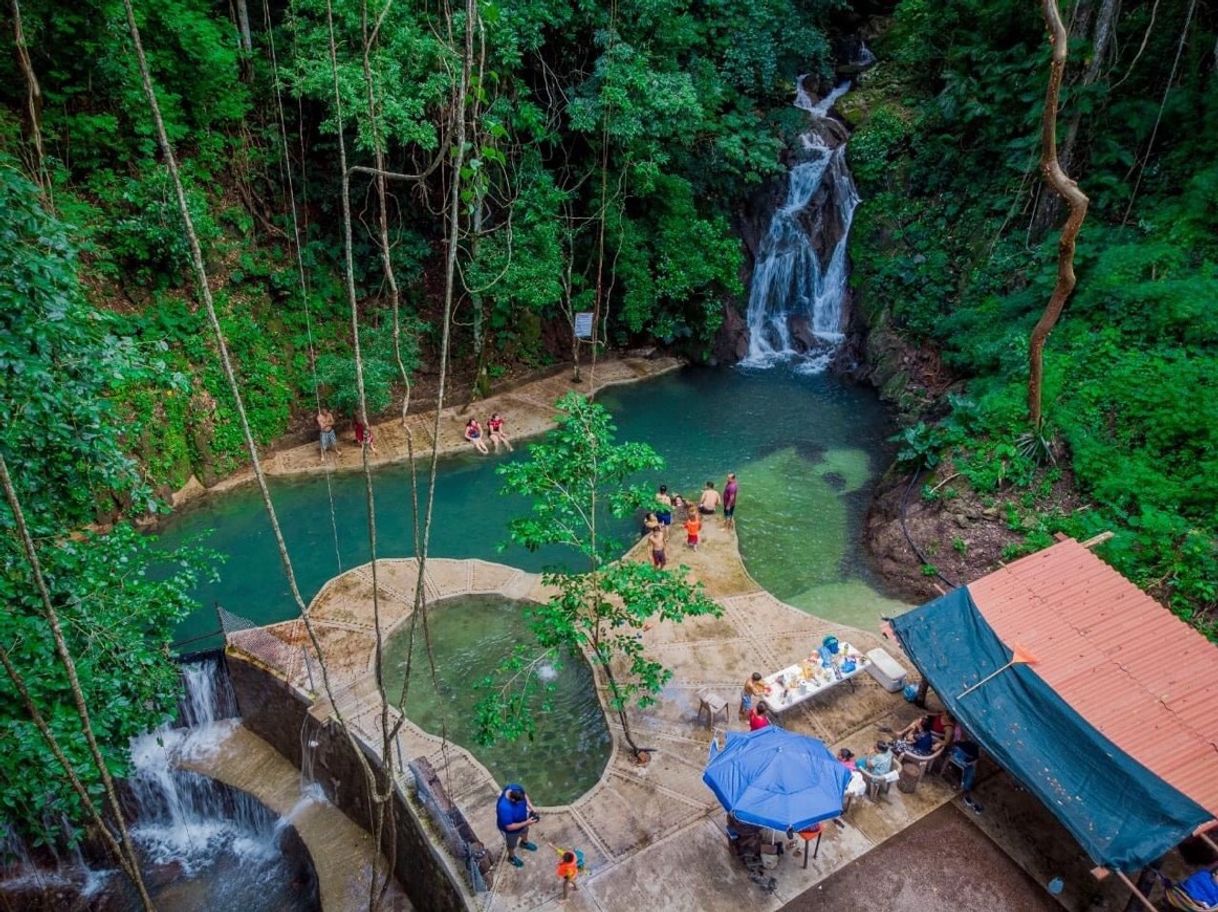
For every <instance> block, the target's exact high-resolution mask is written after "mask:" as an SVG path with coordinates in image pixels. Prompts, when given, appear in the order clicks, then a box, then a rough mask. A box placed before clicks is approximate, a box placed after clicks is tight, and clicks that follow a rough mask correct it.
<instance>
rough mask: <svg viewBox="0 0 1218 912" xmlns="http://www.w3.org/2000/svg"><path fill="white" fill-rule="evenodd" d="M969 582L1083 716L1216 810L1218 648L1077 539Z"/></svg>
mask: <svg viewBox="0 0 1218 912" xmlns="http://www.w3.org/2000/svg"><path fill="white" fill-rule="evenodd" d="M968 589H969V592H970V593H971V595H972V597H973V601H974V602H975V603H976V605H977V608H978V609H979V610H980V611H981V614H982V615H983V616H984V617H985V619H986V620H987V621H988V622H989V624H990V626H991V627H993V628H994V632H995V633H996V634H998V637H999V639H1001V640H1002V641H1003V642H1004V643H1005V644H1006V645H1007V646H1008V647H1010V646H1013V645H1014V644H1015V643H1019V644H1020V645H1021V646H1024V647H1025V648H1026V649H1027V650H1028V651H1029V652H1031V653H1032V655H1034V656H1035V657H1036V659H1037V661H1036V664H1035V665H1032V666H1031V668H1032V670H1033V671H1035V672H1036V674H1038V675H1040V677H1041V678H1042V679H1044V681H1045V683H1047V684H1048V685H1049V686H1050V687H1052V688H1053V689H1054V690H1055V691H1056V692H1057V693H1058V694H1059V695H1060V696H1061V698H1062V699H1063V700H1065V701H1066V702H1067V703H1069V704H1070V706H1071V707H1073V708H1074V710H1075V711H1076V712H1077V713H1078V714H1079V715H1081V716H1082V717H1083V718H1084V719H1086V720H1087V721H1088V722H1090V723H1091V724H1092V725H1094V726H1095V727H1096V729H1097V730H1099V731H1101V732H1103V734H1104V735H1105V736H1106V737H1107V738H1108V739H1109V740H1111V741H1112V742H1113V743H1114V744H1116V745H1117V746H1118V747H1120V748H1121V749H1122V750H1123V751H1125V753H1127V754H1129V755H1130V756H1131V757H1133V758H1134V759H1135V760H1137V761H1138V762H1139V763H1141V764H1142V765H1143V766H1145V767H1146V768H1147V769H1149V770H1151V771H1152V772H1154V773H1155V774H1156V775H1158V776H1159V777H1161V778H1162V779H1163V780H1165V781H1166V782H1169V783H1171V784H1172V785H1173V786H1175V787H1176V788H1177V789H1179V790H1180V791H1181V792H1183V793H1184V794H1186V795H1188V796H1189V797H1190V798H1192V799H1193V800H1194V801H1196V802H1197V803H1198V804H1199V805H1201V806H1202V807H1204V808H1205V809H1206V810H1207V811H1209V812H1210V813H1211V814H1213V815H1214V816H1215V817H1218V646H1215V645H1214V644H1213V643H1210V642H1209V641H1208V640H1206V639H1205V637H1203V636H1202V635H1201V634H1200V633H1198V632H1197V631H1196V630H1194V629H1193V628H1192V627H1190V626H1188V625H1187V624H1186V623H1184V622H1183V621H1181V620H1180V619H1179V618H1177V617H1176V616H1175V615H1173V614H1172V613H1171V612H1170V611H1168V610H1167V609H1165V608H1164V607H1163V606H1162V605H1160V604H1159V603H1158V602H1156V601H1155V600H1154V599H1152V598H1151V597H1150V596H1148V595H1147V594H1146V593H1144V592H1142V590H1140V589H1138V587H1137V586H1135V585H1134V584H1133V583H1131V582H1129V580H1127V579H1125V577H1123V576H1121V574H1120V573H1118V572H1117V571H1116V570H1114V569H1113V568H1112V567H1110V566H1108V565H1107V564H1106V563H1104V562H1103V561H1102V560H1100V559H1099V558H1098V557H1096V556H1095V555H1094V554H1092V553H1091V552H1090V551H1088V550H1087V549H1086V548H1084V547H1083V546H1082V545H1080V544H1079V543H1078V542H1076V541H1074V540H1073V539H1066V540H1065V541H1062V542H1059V543H1058V544H1056V545H1054V546H1053V547H1051V548H1046V549H1045V550H1044V551H1039V552H1037V553H1036V554H1031V555H1029V556H1028V557H1025V558H1022V559H1020V560H1017V561H1015V562H1014V563H1012V564H1009V565H1008V566H1006V567H1003V568H1002V569H1001V570H998V571H995V572H994V573H991V574H989V575H988V576H985V577H982V578H981V579H979V580H977V581H976V582H974V583H970V584H969V587H968Z"/></svg>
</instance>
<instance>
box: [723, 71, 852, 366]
mask: <svg viewBox="0 0 1218 912" xmlns="http://www.w3.org/2000/svg"><path fill="white" fill-rule="evenodd" d="M849 88H850V84H849V83H843V84H842V85H840V86H838V87H837V88H835V89H834V90H833V91H832V92H830V93H829V94H828V95H826V96H825V97H824V98H823V99H821V100H820V101H819V102H816V103H815V104H814V103H813V102H812V99H811V96H809V95H808V93H807V90H806V89H805V88H804V77H803V76H801V77H799V80H798V82H797V87H796V92H795V100H794V102H793V103H794V105H795V107H797V108H800V109H801V110H804V111H807V112H808V114H809V116H810V118H811V120H812V126H813V129H811V130H809V131H808V132H807V133H804V134H803V135H801V136H800V142H801V145H802V146H803V151H804V152H805V153H806V157H805V158H804V159H803V160H802V161H800V162H799V163H798V164H796V165H795V166H794V167H793V168H791V171H790V174H789V177H788V183H787V197H786V200H785V201H784V202H783V204H782V205H781V206H780V207H778V209H776V210H775V211H774V215H773V216H772V217H771V219H770V226H769V229H768V230H767V232H766V235H765V237H764V238H763V239H762V242H761V247H760V249H759V251H758V254H757V262H756V264H755V266H754V269H753V279H752V282H751V284H750V286H749V304H748V310H747V313H746V320H747V322H748V327H749V351H748V355H747V356H746V357H745V358H744V360H743V361H742V362H741V365H742V366H744V367H754V368H762V367H769V366H772V365H774V364H777V363H780V362H786V361H795V362H796V370H797V371H798V372H799V373H821V372H823V371H824V370H825V369H826V368H827V367H828V366H829V363H830V362H831V361H832V359H833V355H834V353H835V352H836V350H837V347H838V346H839V345H840V344H841V341H842V338H843V336H842V328H843V326H842V324H843V319H844V315H845V314H844V312H845V301H846V282H847V278H848V276H847V268H846V244H847V241H848V238H849V234H850V225H851V222H852V221H853V219H854V210H855V208H856V207H857V206H858V202H859V197H858V191H857V190H856V189H855V186H854V180H853V178H852V177H851V175H850V169H849V167H848V166H847V164H846V147H845V145H841V146H837V147H836V148H834V147H831V146H829V145H828V144H827V143H826V142H825V141H824V139H822V138H821V134H820V132H819V131H818V130H817V129H816V126H817V122H818V121H821V120H824V119H826V118H827V117H828V114H829V110H830V109H831V108H832V107H833V105H834V103H835V102H836V101H837V100H838V99H839V98H840V97H841V96H842V95H844V94H845V93H846V92H847V91H848V90H849ZM822 189H823V190H824V193H823V194H821V198H822V199H823V203H820V205H822V206H824V207H833V208H834V210H835V211H834V212H833V213H832V214H833V215H835V216H836V221H834V220H832V219H827V218H824V217H823V216H824V213H823V212H817V211H815V210H810V209H809V207H810V206H812V205H814V203H813V198H814V197H816V196H817V195H818V193H819V191H821V190H822ZM809 225H810V226H811V228H812V233H810V232H809V228H808V226H809ZM834 226H836V227H837V229H838V230H839V231H840V234H839V235H838V237H837V239H836V241H835V243H834V244H833V248H832V250H831V252H830V253H829V256H828V258H827V260H825V261H822V256H821V254H820V253H818V249H823V248H824V247H825V246H826V243H824V242H825V240H826V239H827V237H826V236H825V235H824V233H825V232H828V231H830V230H832V229H833V227H834ZM818 234H820V235H822V236H819V237H818V236H816V235H818ZM818 241H820V242H821V243H817V242H818ZM795 321H806V332H802V333H800V334H799V338H798V339H797V337H796V334H795V332H793V325H794V323H795ZM797 342H798V347H797V345H796V343H797Z"/></svg>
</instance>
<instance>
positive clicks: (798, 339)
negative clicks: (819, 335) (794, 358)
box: [789, 314, 818, 353]
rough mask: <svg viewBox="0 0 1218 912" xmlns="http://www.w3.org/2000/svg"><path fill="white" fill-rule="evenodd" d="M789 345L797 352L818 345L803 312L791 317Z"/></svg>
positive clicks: (809, 349) (808, 349)
mask: <svg viewBox="0 0 1218 912" xmlns="http://www.w3.org/2000/svg"><path fill="white" fill-rule="evenodd" d="M789 325H790V327H791V345H792V347H793V348H794V349H795V350H796V351H797V352H801V353H802V352H806V351H811V350H812V349H814V348H816V347H817V345H818V342H817V339H816V335H815V334H814V333H813V332H812V324H811V323H809V322H808V318H807V317H806V316H804V315H803V314H795V315H794V316H792V317H791V319H790V323H789Z"/></svg>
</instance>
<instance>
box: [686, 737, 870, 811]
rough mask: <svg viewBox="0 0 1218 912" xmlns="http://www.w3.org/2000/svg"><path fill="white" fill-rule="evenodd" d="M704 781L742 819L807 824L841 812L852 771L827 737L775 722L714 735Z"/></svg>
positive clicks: (727, 807) (703, 775)
mask: <svg viewBox="0 0 1218 912" xmlns="http://www.w3.org/2000/svg"><path fill="white" fill-rule="evenodd" d="M702 781H703V782H705V783H706V784H707V785H708V786H710V790H711V791H712V792H714V793H715V797H716V798H718V799H719V803H720V804H722V805H723V806H724V808H726V809H727V811H728V812H729V813H730V814H732V815H733V816H734V817H735V818H736V819H737V820H740V821H743V822H744V823H751V824H754V825H756V826H764V827H770V828H771V829H775V830H784V831H785V830H788V829H795V830H804V829H807V828H808V827H810V826H812V824H814V823H817V822H819V821H821V820H829V819H831V818H833V817H837V816H839V815H840V814H841V812H842V797H843V796H844V795H845V793H846V785H847V784H848V783H849V782H850V771H849V770H848V769H846V767H845V766H844V765H843V764H841V763H839V762H838V760H837V758H836V757H834V756H833V754H832V753H830V752H829V748H827V747H825V745H824V742H822V741H818V740H817V739H816V738H809V737H808V736H807V735H797V734H795V733H794V732H789V731H784V730H783V729H780V728H777V727H775V726H773V725H769V726H766V727H765V728H762V729H758V730H757V731H754V732H748V733H747V734H746V733H743V732H728V733H727V742H726V744H725V745H724V747H723V748H722V749H720V748H719V746H718V744H716V743H715V742H714V741H712V742H711V750H710V761H709V762H708V763H707V764H706V771H705V772H704V773H703V774H702Z"/></svg>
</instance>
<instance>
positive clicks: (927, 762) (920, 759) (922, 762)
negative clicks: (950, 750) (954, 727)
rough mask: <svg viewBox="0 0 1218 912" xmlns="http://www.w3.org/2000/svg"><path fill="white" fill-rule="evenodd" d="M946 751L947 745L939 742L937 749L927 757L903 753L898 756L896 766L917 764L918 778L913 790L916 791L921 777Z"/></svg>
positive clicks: (909, 752)
mask: <svg viewBox="0 0 1218 912" xmlns="http://www.w3.org/2000/svg"><path fill="white" fill-rule="evenodd" d="M946 750H947V743H946V742H944V741H940V742H939V745H938V747H936V748H935V750H934V752H933V753H931V754H929V755H923V754H915V753H914V752H913V751H905V752H904V753H902V754H898V755H897V764H898V766H899V765H900V764H903V763H914V764H917V767H918V778H917V779H916V780H914V788H915V789H916V788H917V787H918V783H919V782H921V781H922V777H923V776H925V775H926V773H927V771H928V770H929V769H930V768H931V767H932V766H934V764H935V763H936V762H937V761H938V760H939V758H940V757H942V756H943V755H944V752H945V751H946Z"/></svg>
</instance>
